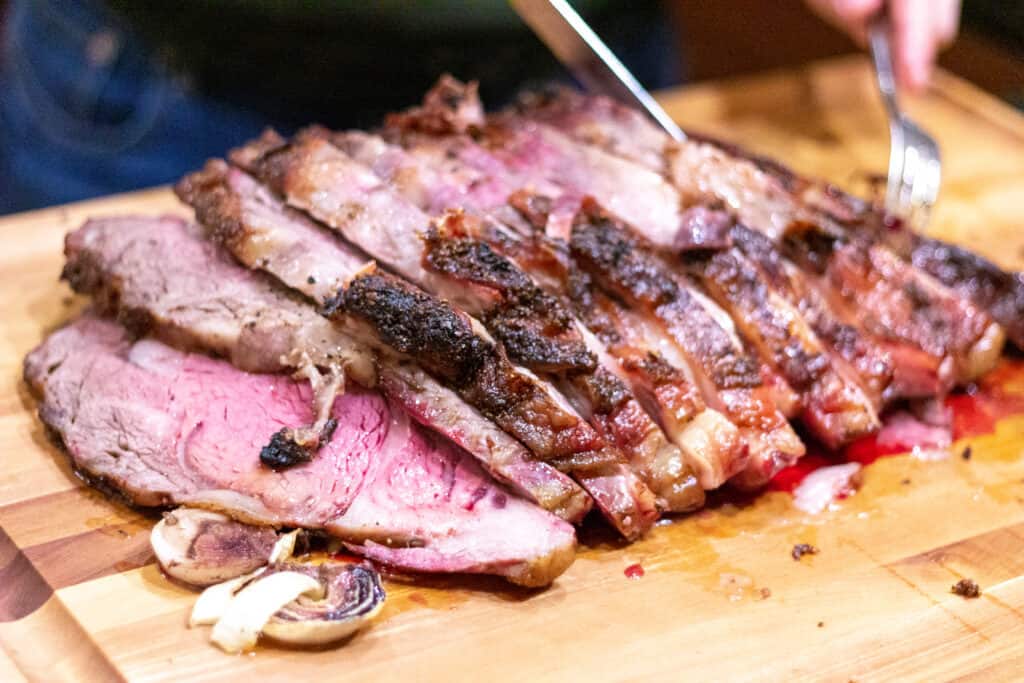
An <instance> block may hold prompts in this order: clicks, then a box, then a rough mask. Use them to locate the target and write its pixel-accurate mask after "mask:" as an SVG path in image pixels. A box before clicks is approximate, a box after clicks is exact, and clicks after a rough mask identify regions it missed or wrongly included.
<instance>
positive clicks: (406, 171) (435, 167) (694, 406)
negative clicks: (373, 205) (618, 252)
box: [320, 131, 747, 489]
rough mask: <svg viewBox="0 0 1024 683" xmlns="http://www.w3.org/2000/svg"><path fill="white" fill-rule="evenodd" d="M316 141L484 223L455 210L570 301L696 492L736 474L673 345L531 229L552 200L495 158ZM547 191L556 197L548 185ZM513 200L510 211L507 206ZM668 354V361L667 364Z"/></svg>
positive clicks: (337, 137) (737, 451)
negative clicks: (679, 458)
mask: <svg viewBox="0 0 1024 683" xmlns="http://www.w3.org/2000/svg"><path fill="white" fill-rule="evenodd" d="M320 135H321V136H322V137H329V139H330V140H331V141H332V142H333V143H334V144H336V145H337V146H338V147H340V148H341V149H343V150H344V151H345V152H346V153H348V154H349V155H350V156H352V157H353V158H355V159H357V160H359V161H360V162H362V163H364V164H365V165H366V166H368V167H370V168H372V169H373V171H374V172H375V173H376V174H377V175H378V177H380V178H381V179H382V180H384V181H386V182H388V183H389V184H390V185H391V186H392V187H394V188H396V189H397V191H399V192H400V193H401V194H402V195H403V196H404V197H406V198H407V199H408V200H409V201H412V202H414V203H416V204H417V205H418V206H420V207H421V208H422V209H424V210H425V211H434V212H440V211H443V210H444V209H446V208H450V207H451V206H459V207H462V208H463V209H464V210H465V211H472V212H475V213H476V214H478V215H479V216H485V217H486V218H485V219H483V220H468V219H466V218H465V214H464V213H462V212H461V211H460V212H458V213H456V215H457V216H459V217H460V221H459V223H460V225H462V226H475V229H473V228H472V227H471V229H469V230H466V232H468V233H470V234H472V235H473V236H474V237H475V238H477V239H479V240H482V241H483V242H485V243H486V245H487V246H488V247H491V248H493V249H494V250H496V251H498V252H500V253H501V254H502V255H503V256H505V257H507V258H509V259H511V260H512V261H513V262H514V263H515V264H517V267H519V268H521V269H522V270H525V271H527V272H529V274H530V277H531V278H532V279H533V280H535V281H536V282H538V283H541V284H542V285H543V287H544V288H545V289H546V290H548V291H550V292H553V293H554V294H555V295H556V296H557V297H558V298H559V299H560V300H565V301H568V302H571V303H572V307H573V308H574V310H575V313H576V315H577V316H578V318H579V319H580V320H581V321H582V322H583V323H584V324H585V325H586V326H587V327H589V329H590V331H591V332H594V333H596V335H588V334H586V331H584V336H585V337H590V338H593V343H592V344H591V348H592V350H594V351H595V353H597V355H598V356H599V357H601V358H602V359H603V360H602V364H603V365H604V366H605V368H607V369H608V370H609V371H610V372H612V373H613V374H615V375H617V376H619V377H620V378H621V379H622V380H623V381H624V382H626V383H627V384H628V385H629V386H630V387H631V388H632V390H633V393H634V394H635V395H636V396H637V398H638V399H639V400H640V401H641V402H642V403H643V404H644V407H645V408H646V409H647V411H648V412H649V413H650V414H651V415H652V416H654V417H655V418H656V420H657V422H658V423H659V424H660V426H661V427H662V429H663V430H664V431H665V433H666V434H667V435H668V436H669V437H670V438H671V439H672V441H673V442H674V443H676V444H677V445H678V446H679V447H680V448H681V449H682V451H683V453H684V454H685V455H686V456H687V458H688V460H689V462H690V463H691V465H692V466H693V468H694V470H695V471H697V472H698V473H699V475H700V481H701V484H702V486H704V487H705V488H708V489H711V488H717V487H718V486H720V485H721V484H722V483H724V481H725V480H726V479H728V478H729V477H730V476H732V475H734V474H736V473H737V472H739V471H741V470H742V469H743V467H744V464H745V463H746V459H747V450H746V447H745V446H744V445H743V444H742V442H741V441H740V439H739V438H738V432H737V429H736V427H735V426H734V425H732V424H730V423H729V422H728V420H727V419H726V418H725V417H723V416H722V415H721V413H719V412H717V411H716V410H714V409H712V408H708V407H707V406H706V405H705V403H704V401H703V399H702V398H701V396H700V393H699V392H698V391H697V390H696V387H695V386H694V382H693V377H692V373H690V372H688V370H687V369H686V362H685V361H682V360H681V358H682V357H681V355H679V354H678V353H675V352H673V344H672V343H671V342H670V341H668V340H667V339H665V338H663V334H662V333H661V332H660V331H659V330H657V329H654V328H653V327H652V326H651V325H649V324H647V323H646V322H645V321H644V320H643V318H642V317H641V316H637V315H635V314H633V313H632V312H631V311H629V310H627V309H626V308H625V307H624V306H622V305H621V304H619V303H617V302H615V301H614V300H612V299H611V298H609V297H607V296H606V295H604V294H603V293H601V292H599V291H597V290H596V289H595V288H594V287H592V286H590V284H589V280H587V278H585V277H584V274H583V273H582V272H581V271H579V269H577V268H575V267H574V266H573V264H572V260H571V258H570V256H569V253H568V249H567V248H566V246H565V244H564V243H562V242H561V241H560V240H557V239H555V240H551V239H548V238H547V237H546V236H539V235H538V234H537V233H536V229H535V228H544V227H545V226H546V225H547V224H548V223H550V222H551V219H550V214H551V213H552V204H553V202H552V201H551V200H550V198H548V197H539V196H536V195H534V194H532V193H529V192H523V191H522V190H521V189H520V188H521V186H522V185H521V184H522V183H526V182H528V181H527V180H526V179H524V178H521V177H519V176H518V175H517V174H515V173H511V172H507V170H506V169H502V168H501V164H500V162H498V161H497V160H493V161H492V162H489V161H488V155H487V154H486V153H485V152H482V151H481V150H478V152H479V153H477V154H474V155H473V158H474V162H473V164H469V163H466V162H463V161H460V160H458V159H456V158H451V157H448V158H445V159H444V160H437V159H430V158H429V155H427V158H425V156H424V155H423V154H419V153H417V151H416V150H414V151H411V152H410V151H406V150H404V149H402V148H401V147H398V146H396V145H394V144H392V143H389V142H387V141H386V140H384V139H382V138H380V137H378V136H375V135H370V134H367V133H363V132H361V131H347V132H340V133H333V134H328V133H325V132H321V133H320ZM431 162H436V163H431ZM547 190H548V191H549V192H557V191H558V190H557V188H554V186H548V187H547ZM510 195H512V204H514V205H515V208H514V209H513V207H512V206H510V205H509V204H506V202H507V201H508V200H509V199H510ZM524 217H525V218H524ZM569 218H570V219H571V216H569ZM517 221H523V222H525V223H526V225H525V228H524V227H523V226H517V225H515V223H516V222H517ZM510 222H511V224H510ZM531 223H532V224H535V225H532V226H531V225H530V224H531ZM565 234H566V235H567V234H568V231H567V229H566V231H565ZM666 354H670V355H673V356H674V358H673V359H672V360H669V359H668V358H666Z"/></svg>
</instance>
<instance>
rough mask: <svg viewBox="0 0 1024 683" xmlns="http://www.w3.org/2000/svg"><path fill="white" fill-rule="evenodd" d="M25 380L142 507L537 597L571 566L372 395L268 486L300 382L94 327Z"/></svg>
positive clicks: (304, 404) (77, 449)
mask: <svg viewBox="0 0 1024 683" xmlns="http://www.w3.org/2000/svg"><path fill="white" fill-rule="evenodd" d="M25 377H26V379H27V381H28V382H29V384H30V385H31V386H32V388H33V389H34V390H35V391H36V393H37V394H38V395H39V396H40V397H41V404H40V409H39V412H40V416H41V417H42V419H43V421H44V422H45V423H46V424H47V425H48V426H50V427H51V428H52V429H53V430H54V431H55V432H56V433H57V434H58V435H59V436H60V438H61V440H62V441H63V443H64V445H65V446H66V448H67V451H68V453H69V454H70V456H71V459H72V462H73V463H74V465H75V467H76V468H78V469H79V470H81V471H83V472H84V473H85V474H86V475H87V476H89V477H91V478H94V479H97V480H100V481H103V482H105V483H106V484H107V485H109V486H112V487H114V488H115V489H116V490H118V491H120V492H122V493H123V494H124V495H125V496H126V497H127V498H128V499H129V500H131V501H132V502H134V503H136V504H139V505H146V506H152V505H172V504H188V505H194V506H201V507H208V508H213V509H216V510H221V511H224V512H226V513H228V514H229V515H231V516H233V517H235V518H237V519H240V520H242V521H245V522H249V523H256V524H263V525H273V526H299V527H305V528H312V529H323V530H325V531H327V532H328V533H330V534H333V535H336V536H338V537H339V538H342V539H344V540H345V542H346V543H347V545H348V547H349V548H350V549H352V550H353V551H354V552H357V553H359V554H362V555H365V556H366V557H369V558H371V559H374V560H376V561H379V562H382V563H385V564H390V565H393V566H395V567H399V568H403V569H409V570H414V571H426V572H472V573H486V574H497V575H500V576H504V577H506V578H507V579H509V580H510V581H513V582H515V583H519V584H523V585H528V586H540V585H547V584H548V583H550V582H551V581H553V580H554V579H555V578H556V577H557V576H558V575H559V574H561V573H562V572H563V571H564V570H565V569H566V567H568V566H569V564H571V562H572V559H573V555H574V547H575V535H574V533H573V528H572V526H570V525H569V524H567V523H566V522H564V521H562V520H560V519H558V518H557V517H555V516H553V515H551V514H548V513H547V512H544V511H543V510H541V509H540V508H537V507H534V506H533V505H531V504H530V503H528V502H526V501H523V500H522V499H520V498H518V497H516V496H515V495H514V494H513V493H511V492H510V491H507V490H505V489H503V488H502V487H501V486H499V485H497V484H495V483H494V481H493V480H491V479H490V478H489V477H488V476H487V475H486V473H484V472H483V470H481V469H480V467H479V465H478V464H477V463H476V461H475V460H474V459H473V458H472V457H471V456H469V455H468V454H467V453H465V452H464V451H462V450H461V449H459V448H457V447H455V446H453V445H452V444H450V443H449V442H447V441H445V440H442V439H439V438H437V437H435V436H434V435H432V434H431V433H430V432H429V431H427V430H425V429H423V428H422V427H420V426H419V425H417V424H416V423H414V422H412V421H410V420H409V419H408V417H407V416H406V415H405V413H404V412H403V411H402V410H401V409H400V408H397V407H396V406H394V405H392V404H391V403H390V402H389V401H388V400H387V399H385V398H384V397H382V396H381V395H380V394H378V393H375V392H372V391H362V390H355V391H350V392H348V393H346V394H344V395H343V396H340V397H338V399H337V400H336V401H335V403H334V405H333V407H332V415H333V417H334V419H335V420H337V422H338V424H339V425H340V428H339V429H337V430H335V432H334V434H333V436H332V437H331V438H330V440H329V441H328V443H326V444H325V446H324V447H323V448H322V449H321V453H320V456H319V457H318V458H316V459H315V460H313V461H311V462H307V463H303V464H301V465H299V466H297V467H295V468H292V469H290V470H288V471H286V472H275V471H273V470H269V469H267V468H264V467H261V466H260V464H259V459H258V458H257V457H256V456H257V454H258V452H259V449H260V447H261V445H262V444H264V443H266V441H267V439H268V438H269V437H270V436H271V434H273V433H274V432H275V431H276V430H277V429H278V428H279V427H280V426H281V425H287V424H291V423H294V422H296V421H302V420H308V419H309V417H310V415H309V412H310V409H309V406H310V389H309V387H308V385H307V384H306V383H304V382H301V381H296V380H293V379H290V378H288V377H287V376H282V375H263V374H251V373H246V372H243V371H241V370H238V369H236V368H235V367H233V366H231V365H230V364H228V363H226V362H224V361H218V360H213V359H210V358H208V357H206V356H200V355H194V354H187V353H183V352H180V351H176V350H174V349H172V348H171V347H168V346H165V345H164V344H162V343H160V342H156V341H151V340H143V341H139V342H136V343H132V342H131V339H130V337H129V335H128V333H127V331H126V330H124V328H121V327H120V326H118V325H116V324H114V323H111V322H107V321H103V320H100V319H97V318H93V317H91V316H88V315H87V316H85V317H83V318H80V319H79V320H77V321H76V322H74V323H72V324H71V325H69V326H68V327H66V328H64V329H62V330H59V331H57V332H56V333H54V334H53V335H51V336H50V337H49V338H48V339H47V340H46V341H45V342H43V344H42V345H41V346H40V347H38V348H37V349H36V350H35V351H33V352H32V353H30V354H29V356H28V357H27V358H26V360H25Z"/></svg>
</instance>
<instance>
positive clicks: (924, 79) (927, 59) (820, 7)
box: [807, 0, 960, 90]
mask: <svg viewBox="0 0 1024 683" xmlns="http://www.w3.org/2000/svg"><path fill="white" fill-rule="evenodd" d="M807 4H808V5H810V6H811V9H813V10H814V11H816V12H817V13H818V14H819V15H820V16H821V17H823V18H824V19H825V20H826V21H829V22H830V23H832V24H833V25H835V26H837V27H838V28H840V29H842V30H843V31H844V32H845V33H846V34H847V35H849V36H850V37H851V38H853V39H854V40H855V41H857V43H859V44H860V45H861V46H864V45H865V44H866V43H867V28H868V24H869V22H870V21H871V20H872V19H873V18H874V17H876V16H878V14H879V13H880V12H883V11H888V12H889V19H890V22H891V25H892V36H891V38H892V43H893V61H894V62H895V68H896V74H897V77H898V78H899V79H900V81H901V83H902V84H903V85H904V86H906V87H909V88H911V89H912V90H922V89H923V88H925V87H926V86H927V85H928V82H929V81H930V80H931V76H932V70H933V69H934V67H935V59H936V57H937V56H938V53H939V50H940V49H942V48H943V47H946V46H947V45H949V44H950V43H952V42H953V39H954V38H956V34H957V31H958V30H959V28H960V0H896V1H893V0H888V1H887V0H807Z"/></svg>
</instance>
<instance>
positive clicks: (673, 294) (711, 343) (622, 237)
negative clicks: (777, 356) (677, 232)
mask: <svg viewBox="0 0 1024 683" xmlns="http://www.w3.org/2000/svg"><path fill="white" fill-rule="evenodd" d="M570 247H571V249H572V254H573V257H574V258H575V259H576V260H577V261H578V262H579V263H580V264H581V265H582V267H583V268H585V269H587V270H588V271H589V272H591V274H593V275H594V276H595V277H596V278H597V279H598V280H599V281H600V283H601V284H602V285H604V286H606V287H610V288H611V289H612V292H613V293H614V294H617V295H620V296H623V297H624V298H627V299H628V300H631V301H634V302H636V303H638V304H640V305H642V306H644V307H645V308H647V309H649V310H659V311H661V312H662V313H663V314H664V315H666V316H671V318H672V319H673V322H674V323H676V325H675V326H674V327H675V328H676V329H677V330H678V331H679V332H681V333H683V335H685V339H683V340H680V341H682V342H685V345H686V346H687V348H688V350H689V351H690V352H691V353H692V354H693V355H694V356H695V357H696V358H697V360H698V361H699V362H700V363H701V365H702V366H703V368H704V370H705V371H706V372H707V373H708V375H709V376H710V377H711V379H712V381H713V382H714V383H715V386H717V387H719V388H721V389H739V388H754V387H759V386H761V383H762V381H761V375H760V373H759V369H758V364H757V362H756V361H755V360H754V359H753V358H751V357H749V356H747V355H745V354H742V353H739V352H737V350H736V349H735V348H734V346H733V343H732V340H731V339H729V337H728V335H727V334H726V333H725V331H723V330H722V329H721V328H720V327H719V326H718V324H717V323H716V322H715V321H714V320H713V319H711V318H710V316H709V315H708V314H707V312H706V311H705V310H704V309H703V307H702V306H701V305H700V304H698V303H697V302H696V301H694V300H693V299H692V298H691V297H690V296H689V294H688V293H687V292H686V290H685V289H683V288H682V287H680V286H679V284H678V283H677V282H676V280H675V279H674V277H673V276H672V275H671V274H670V272H669V269H668V267H667V265H666V264H664V263H662V262H661V261H660V259H659V258H658V257H657V256H656V255H655V254H653V253H652V252H651V251H650V249H649V248H648V247H647V245H645V244H644V243H643V241H642V240H641V239H640V238H638V237H635V236H633V235H630V234H629V232H628V228H626V227H625V226H623V225H621V224H617V223H616V222H615V221H614V219H612V218H611V217H610V216H609V215H608V214H607V213H605V212H604V211H602V210H601V209H600V207H598V206H597V205H596V204H594V203H592V202H587V203H585V204H584V208H583V210H582V211H581V212H580V213H579V214H578V215H577V218H576V221H575V223H574V225H573V231H572V239H571V243H570Z"/></svg>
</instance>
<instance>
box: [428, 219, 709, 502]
mask: <svg viewBox="0 0 1024 683" xmlns="http://www.w3.org/2000/svg"><path fill="white" fill-rule="evenodd" d="M478 222H479V219H477V218H476V217H471V216H468V215H467V214H465V213H464V212H462V211H458V212H451V213H448V214H446V215H445V216H443V217H442V218H441V219H440V220H439V221H438V222H437V224H436V225H435V227H434V228H432V229H431V230H430V231H429V232H428V234H427V236H426V238H425V246H426V251H425V261H426V263H427V265H428V267H429V268H431V269H432V270H434V271H435V272H438V273H442V274H444V275H445V276H447V277H449V278H451V279H452V280H453V281H455V282H458V283H462V284H463V285H464V286H466V287H482V288H488V289H490V290H492V291H493V294H492V295H491V296H488V297H486V298H485V301H493V300H498V301H500V303H499V304H497V305H496V306H494V307H493V308H491V309H490V310H486V309H482V310H479V311H478V312H477V313H478V315H480V316H481V317H482V318H483V320H485V321H486V322H487V326H488V329H490V330H491V331H492V332H494V333H495V335H496V336H497V337H498V338H499V339H501V341H502V342H503V344H504V345H505V348H506V349H515V351H510V354H514V357H515V358H516V360H517V361H519V362H521V363H523V364H524V365H526V366H527V367H529V368H530V369H532V370H536V371H541V372H543V371H548V372H549V373H550V372H552V370H554V371H556V372H555V377H554V379H555V380H556V383H557V386H558V387H559V388H560V389H561V390H562V393H563V394H565V395H566V396H567V397H568V398H569V400H570V402H571V403H573V404H574V405H575V406H576V407H577V409H579V410H581V412H584V414H585V415H587V416H588V419H589V420H590V422H591V424H593V425H594V426H595V428H596V429H597V430H598V432H599V433H600V434H601V435H602V437H603V438H604V439H605V440H606V441H608V442H609V443H612V444H614V445H615V446H617V447H618V448H619V449H621V450H622V452H624V453H625V454H626V455H627V457H628V459H629V464H630V467H631V468H632V469H633V471H635V472H636V473H637V474H638V475H640V477H641V479H643V481H644V483H645V484H647V486H648V487H649V488H651V490H652V491H654V493H655V494H656V495H657V496H658V503H659V507H661V508H662V509H664V510H667V511H671V512H682V511H686V510H691V509H694V508H695V507H699V506H700V505H702V504H703V498H704V495H703V491H702V489H701V488H700V486H699V485H698V482H697V479H696V477H695V476H694V474H693V472H692V471H691V469H690V467H689V465H687V464H686V462H685V461H684V459H683V454H682V453H681V452H680V450H679V448H678V447H677V446H676V445H675V444H673V443H671V442H670V441H669V440H668V439H667V438H666V436H665V434H664V433H663V432H662V430H661V428H660V427H659V426H658V425H657V424H656V423H655V422H654V421H653V420H652V419H651V418H650V416H649V415H648V414H647V412H646V411H645V410H644V409H643V408H642V407H641V406H640V404H639V402H638V401H637V399H636V398H635V397H634V396H633V395H632V392H631V391H630V389H629V388H628V387H627V385H626V383H625V382H624V381H623V380H622V379H620V377H619V375H618V374H616V373H615V372H614V371H613V370H611V369H609V368H608V367H607V364H606V363H604V362H599V360H598V358H599V356H600V354H601V352H602V349H601V347H600V344H599V343H596V342H594V341H592V338H591V337H588V336H586V335H585V334H584V332H583V331H581V329H580V328H579V326H578V323H577V322H576V320H575V318H574V317H573V315H572V313H571V312H570V311H569V310H568V306H567V305H565V304H564V303H563V301H562V300H561V299H560V298H558V297H556V296H553V295H551V294H550V293H548V292H545V291H544V290H542V289H541V288H540V287H539V286H538V285H537V284H536V283H535V282H534V281H533V279H532V278H530V276H528V275H527V274H526V273H525V272H523V271H522V270H521V269H520V268H519V267H518V266H517V265H516V264H515V263H514V262H513V261H512V260H511V259H509V258H507V257H505V256H504V255H503V254H501V253H499V252H498V251H496V250H494V249H492V248H491V246H490V245H489V244H487V242H486V241H483V240H479V239H476V237H475V236H476V235H477V234H478V233H480V232H481V230H480V229H479V228H478V227H477V224H478ZM537 358H539V359H540V361H541V362H540V363H538V362H537V361H536V360H535V359H537ZM552 358H553V359H556V360H561V359H568V358H586V359H588V360H589V363H587V364H586V365H584V364H583V363H577V364H575V365H572V364H569V363H561V364H557V363H550V360H549V359H552ZM552 365H554V368H552V367H551V366H552Z"/></svg>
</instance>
